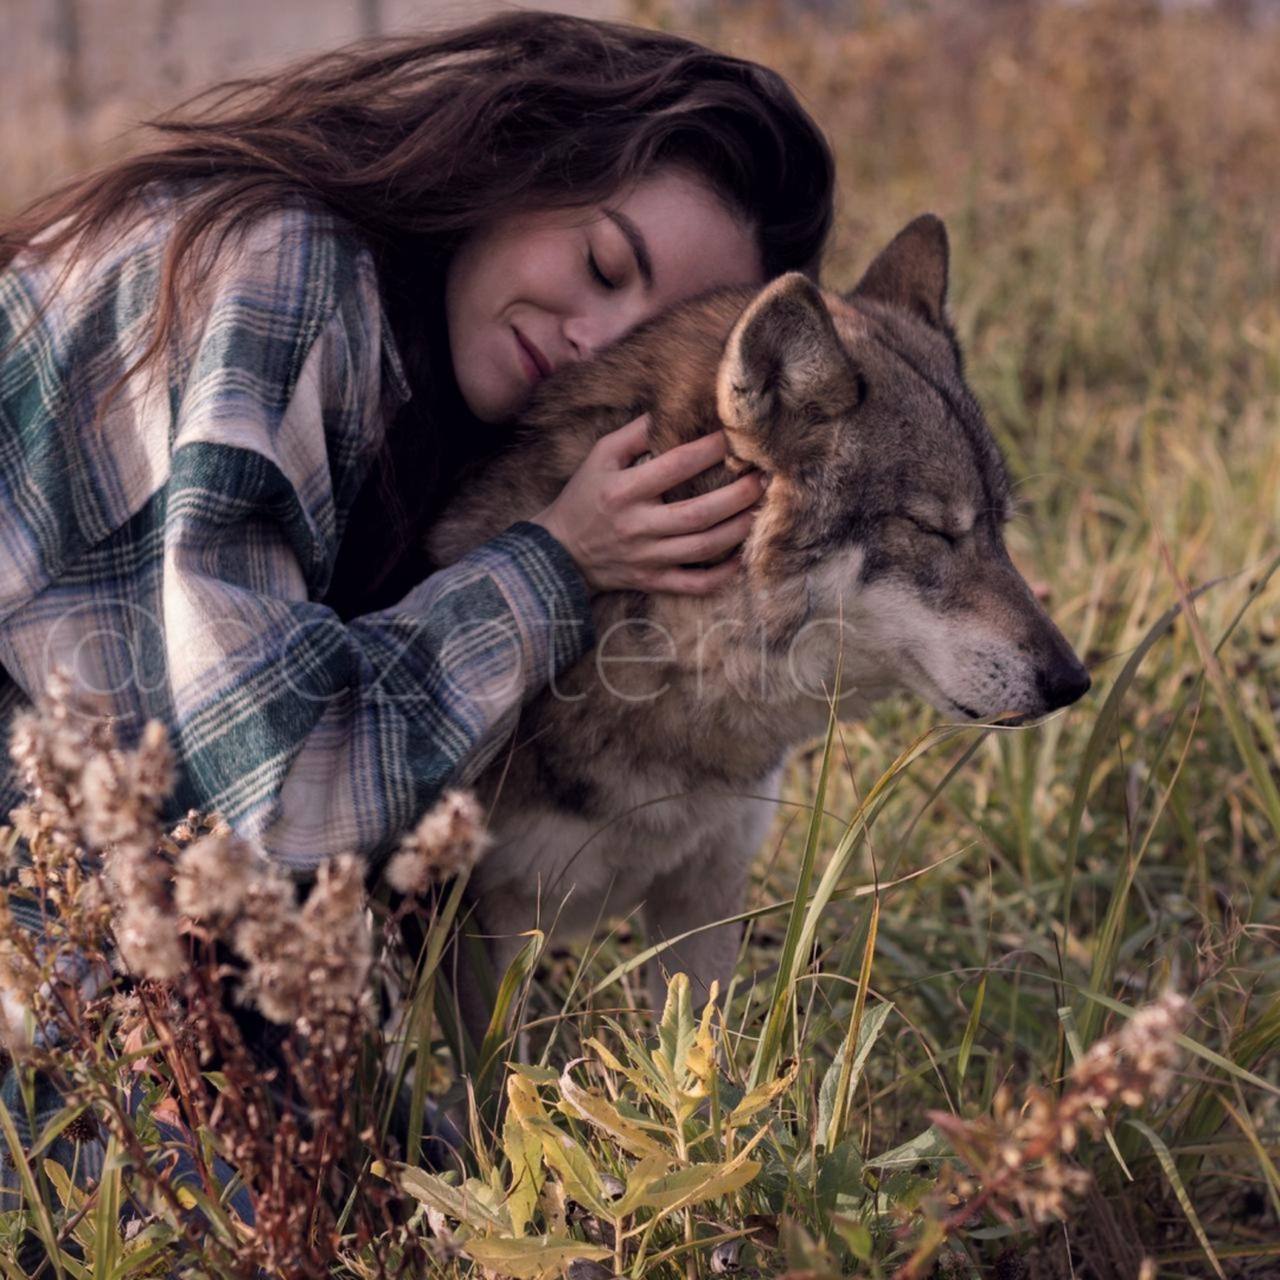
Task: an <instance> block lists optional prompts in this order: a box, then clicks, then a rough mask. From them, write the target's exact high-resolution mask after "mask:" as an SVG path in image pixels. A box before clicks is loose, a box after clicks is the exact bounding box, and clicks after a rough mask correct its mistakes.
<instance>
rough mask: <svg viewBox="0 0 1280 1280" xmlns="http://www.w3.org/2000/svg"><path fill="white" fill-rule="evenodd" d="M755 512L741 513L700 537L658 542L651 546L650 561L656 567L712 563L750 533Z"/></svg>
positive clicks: (705, 531)
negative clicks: (711, 561)
mask: <svg viewBox="0 0 1280 1280" xmlns="http://www.w3.org/2000/svg"><path fill="white" fill-rule="evenodd" d="M754 519H755V512H754V511H743V512H740V513H739V514H738V515H736V516H732V517H730V519H728V520H722V521H721V522H720V523H719V524H718V525H715V526H714V527H713V528H710V529H704V530H703V531H702V532H701V533H691V534H685V535H683V536H681V537H675V538H661V539H659V540H658V541H657V542H655V543H654V544H653V555H652V560H653V562H654V563H655V564H663V565H681V564H698V563H699V562H700V561H703V560H714V559H715V558H716V557H718V556H722V555H724V553H725V552H726V551H731V550H732V549H733V548H734V547H736V546H737V545H738V544H739V543H740V542H742V541H743V539H744V538H746V536H747V534H749V533H750V532H751V522H752V521H753V520H754Z"/></svg>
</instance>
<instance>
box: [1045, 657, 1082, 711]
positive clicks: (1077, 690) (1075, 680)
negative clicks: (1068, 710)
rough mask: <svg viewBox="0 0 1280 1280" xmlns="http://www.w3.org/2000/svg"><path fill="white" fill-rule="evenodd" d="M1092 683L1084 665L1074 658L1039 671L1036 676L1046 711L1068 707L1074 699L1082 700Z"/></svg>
mask: <svg viewBox="0 0 1280 1280" xmlns="http://www.w3.org/2000/svg"><path fill="white" fill-rule="evenodd" d="M1092 683H1093V681H1092V680H1090V679H1089V673H1088V672H1087V671H1086V670H1085V669H1084V665H1083V664H1082V663H1081V662H1080V661H1079V660H1078V659H1076V658H1075V657H1074V656H1073V657H1072V658H1071V660H1070V661H1069V662H1059V663H1056V664H1055V665H1054V666H1052V667H1050V668H1049V670H1048V671H1041V672H1039V673H1038V674H1037V676H1036V684H1037V686H1038V687H1039V690H1040V696H1041V697H1042V698H1043V699H1044V705H1045V710H1046V711H1057V709H1058V708H1059V707H1069V706H1070V705H1071V704H1072V703H1073V702H1075V701H1076V699H1078V698H1083V697H1084V695H1085V694H1086V693H1088V692H1089V686H1090V685H1091V684H1092Z"/></svg>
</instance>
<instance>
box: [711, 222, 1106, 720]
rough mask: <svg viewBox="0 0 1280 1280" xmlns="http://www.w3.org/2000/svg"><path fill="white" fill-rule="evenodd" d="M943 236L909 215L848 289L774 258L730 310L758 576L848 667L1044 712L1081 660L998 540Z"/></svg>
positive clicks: (950, 701)
mask: <svg viewBox="0 0 1280 1280" xmlns="http://www.w3.org/2000/svg"><path fill="white" fill-rule="evenodd" d="M947 254H948V250H947V236H946V230H945V228H944V226H943V224H942V223H941V222H940V221H939V220H938V219H937V218H935V217H933V216H931V215H925V216H923V217H920V218H917V219H916V220H915V221H914V222H912V223H911V224H910V225H908V226H907V227H906V228H905V229H904V230H903V231H902V232H900V233H899V235H898V236H897V237H896V238H895V239H894V241H893V242H892V243H891V244H890V245H889V246H888V248H886V249H885V250H884V251H883V252H882V253H881V254H880V255H879V257H877V258H876V259H875V261H874V262H873V263H872V264H871V267H870V268H869V269H868V271H867V273H866V275H865V276H863V278H862V280H861V282H860V283H859V284H858V286H857V287H856V288H855V289H854V290H853V292H852V293H850V294H849V295H847V296H846V297H843V298H842V297H838V296H836V295H833V294H830V293H826V292H823V291H820V290H819V289H818V288H817V287H816V286H815V285H813V284H812V283H811V282H810V281H809V280H807V279H806V278H805V277H804V276H802V275H798V274H791V275H786V276H782V277H781V278H779V279H778V280H776V281H774V282H773V283H772V284H770V285H769V286H768V287H766V288H765V289H764V290H763V291H762V292H761V293H760V294H759V296H758V297H757V298H756V299H755V300H754V301H753V302H752V303H751V305H750V306H749V307H748V308H747V309H746V311H745V312H744V313H743V314H742V316H741V318H740V319H739V320H738V322H737V324H736V326H735V327H734V329H733V332H732V334H731V336H730V338H729V341H728V343H727V345H726V347H725V352H724V356H723V359H722V361H721V365H720V370H719V375H718V385H717V401H718V409H719V414H720V418H721V420H722V421H723V423H724V426H725V430H726V433H727V435H728V438H729V441H730V447H731V451H732V455H733V458H734V459H735V460H736V461H737V464H738V465H739V466H746V465H750V466H755V467H759V468H760V469H761V470H762V471H763V472H765V473H766V474H767V475H768V476H769V477H770V484H769V489H768V492H767V494H766V497H765V500H764V505H763V508H762V510H761V512H760V515H759V517H758V518H757V520H756V525H755V529H754V530H753V532H752V534H751V536H750V538H749V539H748V542H747V545H746V548H745V551H744V558H745V561H746V567H747V572H748V574H749V575H750V577H751V579H752V581H753V589H755V590H759V591H762V592H769V591H771V590H774V589H777V588H780V587H781V584H784V583H786V582H797V581H800V582H804V583H805V584H806V587H807V599H806V601H805V605H804V610H803V615H802V618H801V619H798V620H800V621H812V620H815V619H827V620H830V619H834V618H837V617H838V618H840V619H841V621H842V622H843V624H844V625H845V627H847V629H848V634H849V636H850V637H851V638H854V639H856V643H851V644H849V645H846V646H845V648H846V650H847V652H846V655H845V667H844V669H845V672H846V673H847V675H848V676H849V677H850V678H851V679H852V680H853V681H854V682H855V683H863V684H865V685H866V686H868V688H870V689H880V690H887V689H889V688H892V687H903V688H906V689H909V690H911V691H913V692H915V693H917V694H919V695H920V696H922V697H924V698H925V699H926V700H928V701H929V702H931V703H932V704H933V705H934V706H935V707H937V708H938V709H939V710H940V711H942V712H944V713H945V714H947V715H951V716H960V717H965V718H972V719H977V718H983V719H985V718H989V717H996V716H1002V715H1009V716H1014V717H1019V718H1025V717H1028V716H1039V715H1044V714H1045V713H1047V712H1049V711H1053V710H1055V709H1056V708H1058V707H1064V706H1067V705H1068V704H1069V703H1072V702H1074V701H1075V700H1076V699H1077V698H1079V697H1080V696H1081V695H1082V694H1083V693H1084V692H1085V691H1086V690H1087V689H1088V687H1089V676H1088V674H1087V673H1086V671H1085V669H1084V667H1083V666H1082V665H1081V663H1080V660H1079V659H1078V658H1077V657H1076V655H1075V653H1074V652H1073V650H1072V648H1071V646H1070V645H1069V644H1068V643H1067V641H1066V640H1065V639H1064V637H1063V635H1062V633H1061V632H1060V631H1059V630H1058V628H1057V627H1056V626H1054V624H1053V622H1052V621H1051V620H1050V618H1049V616H1048V615H1047V614H1046V613H1045V611H1044V610H1043V609H1042V608H1041V607H1040V605H1039V604H1038V603H1037V601H1036V599H1035V597H1034V595H1033V594H1032V592H1031V590H1030V589H1029V588H1028V586H1027V583H1026V581H1025V580H1024V579H1023V577H1022V575H1021V574H1020V573H1019V572H1018V570H1017V569H1016V568H1015V567H1014V566H1013V563H1012V562H1011V561H1010V559H1009V555H1008V553H1007V551H1006V550H1005V544H1004V537H1003V529H1004V525H1005V522H1006V521H1007V520H1008V518H1009V482H1008V477H1007V475H1006V473H1005V467H1004V463H1003V460H1002V458H1001V456H1000V451H999V449H998V448H997V446H996V444H995V442H994V441H993V439H992V437H991V433H990V431H989V429H988V427H987V425H986V422H985V421H984V420H983V415H982V410H981V409H980V408H979V406H978V403H977V401H976V400H975V399H974V397H973V395H972V394H971V393H970V391H969V389H968V387H967V386H966V385H965V380H964V371H963V367H962V363H961V357H960V350H959V347H958V346H957V344H956V340H955V337H954V334H953V333H952V331H951V329H950V327H949V325H948V322H947V319H946V315H945V302H946V292H947Z"/></svg>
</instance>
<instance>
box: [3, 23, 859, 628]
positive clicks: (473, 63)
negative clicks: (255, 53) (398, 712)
mask: <svg viewBox="0 0 1280 1280" xmlns="http://www.w3.org/2000/svg"><path fill="white" fill-rule="evenodd" d="M150 127H151V128H153V129H155V130H158V131H159V133H160V134H161V135H162V140H161V144H160V145H158V146H155V147H153V148H151V149H149V150H144V151H142V152H141V153H139V154H136V155H133V156H132V157H130V158H128V159H125V160H122V161H119V162H117V163H115V164H112V165H110V166H108V167H106V168H104V169H101V170H99V171H97V172H94V173H90V174H88V175H86V176H84V177H81V178H78V179H76V180H74V181H72V182H70V183H68V184H66V185H65V186H63V187H61V188H59V189H57V190H55V191H53V192H52V193H50V194H49V195H47V196H45V197H43V198H42V199H40V200H37V201H36V202H35V203H34V204H33V205H31V206H29V207H28V208H27V209H25V210H24V211H22V212H21V213H19V214H18V215H17V216H16V217H13V218H11V219H10V220H8V221H7V222H3V223H0V269H3V268H4V267H6V266H8V265H9V263H10V262H12V260H13V259H14V257H15V256H16V255H17V254H18V253H19V252H20V251H23V250H26V251H28V252H30V253H34V254H38V255H40V256H41V257H49V256H51V255H53V254H55V253H57V252H59V251H60V250H63V249H69V250H70V257H71V259H72V260H73V259H74V256H75V254H76V253H77V252H78V251H79V250H80V248H82V247H83V246H87V245H91V244H93V243H95V242H96V239H97V237H98V235H99V234H101V233H104V232H114V231H115V229H116V228H117V227H119V228H120V229H121V230H123V228H124V227H125V226H127V225H128V221H129V219H130V218H131V217H132V216H135V215H136V216H141V214H142V212H143V211H142V208H141V202H140V201H139V200H138V196H139V194H140V193H141V192H142V191H143V190H145V189H147V188H152V187H154V186H156V185H179V184H180V185H182V186H184V187H188V186H189V187H190V188H191V190H192V192H193V195H192V197H191V198H190V199H188V200H187V201H186V202H185V203H184V205H183V213H182V216H181V218H180V220H179V221H178V223H177V225H176V227H175V229H174V232H173V234H172V236H171V238H170V240H169V242H168V245H167V248H166V253H165V258H164V263H163V269H162V275H161V281H160V286H159V294H158V298H157V303H156V310H155V317H154V324H153V327H152V336H151V340H150V342H149V345H148V346H147V347H146V349H145V350H144V351H143V352H142V354H141V355H140V356H139V358H138V360H137V362H136V364H135V366H134V368H137V367H140V366H142V365H144V364H146V363H147V362H149V361H152V360H154V359H156V358H157V357H158V356H159V355H160V353H161V352H163V351H165V350H166V344H167V342H168V339H169V337H170V336H171V333H172V331H173V328H174V324H175V318H176V309H177V300H178V298H179V297H180V296H181V293H182V286H183V280H184V270H190V269H191V264H193V263H194V262H196V261H197V260H202V261H203V260H207V257H206V251H212V252H216V251H217V248H218V247H219V245H220V244H221V243H222V241H223V240H224V239H225V238H226V237H227V236H229V235H231V234H233V233H234V232H235V231H237V230H238V229H240V228H243V227H244V226H245V225H246V224H248V223H249V222H251V221H252V220H253V219H255V218H257V217H259V216H261V215H262V214H263V213H266V212H269V211H273V210H277V209H280V208H283V207H287V206H296V205H298V204H299V203H309V204H312V205H317V206H320V207H323V208H326V209H328V210H330V211H332V212H334V213H336V214H338V215H340V216H341V217H342V218H343V219H345V220H346V221H347V222H348V223H349V224H350V225H351V226H352V227H353V228H354V229H355V230H356V231H357V232H358V233H360V234H361V235H362V236H363V238H364V240H365V241H366V242H367V243H368V245H369V246H370V248H371V250H372V252H373V254H374V259H375V261H376V263H377V267H378V275H379V281H380V287H381V292H382V297H383V303H384V306H385V308H386V312H387V317H388V320H389V322H390V325H391V330H392V332H393V334H394V335H395V337H396V341H397V345H398V347H399V349H400V351H401V354H402V356H403V357H404V360H405V364H406V368H407V372H408V375H409V380H410V384H411V385H412V386H413V388H414V395H413V398H412V399H411V400H410V401H409V403H408V404H407V405H406V406H405V408H404V410H402V412H401V415H400V417H398V418H397V421H396V422H395V423H394V424H393V426H392V429H391V430H390V431H389V432H388V435H387V446H386V448H385V449H384V452H383V456H382V457H381V458H380V459H379V461H378V463H377V464H376V466H375V468H374V474H373V476H372V477H371V483H366V485H365V486H364V490H363V491H362V493H361V497H360V500H359V501H358V503H357V508H356V510H355V511H353V512H352V515H351V519H350V523H349V528H348V533H347V535H346V536H345V537H344V541H343V551H342V555H340V557H339V565H338V567H337V571H336V572H335V578H336V581H335V589H334V591H331V593H330V597H327V598H331V599H332V601H333V603H334V604H335V607H338V608H339V609H340V611H341V612H343V613H344V614H351V613H353V612H355V611H357V610H358V609H359V608H360V607H362V606H367V605H368V604H370V603H371V602H372V601H373V600H374V597H375V594H376V592H375V589H377V588H381V589H382V594H383V595H384V596H385V595H386V586H387V580H386V574H387V573H388V572H390V570H391V569H392V568H394V567H395V565H396V563H397V562H399V561H401V560H402V559H403V555H402V553H403V552H404V551H405V550H406V548H408V547H410V546H411V545H413V544H415V542H416V541H418V540H419V539H418V537H417V535H418V534H419V532H420V528H421V525H422V523H423V521H424V520H425V519H426V518H427V517H428V516H429V515H430V514H431V512H432V508H433V507H434V506H436V505H438V499H439V498H440V496H441V493H440V489H441V486H442V485H443V484H445V483H447V482H448V480H449V479H450V478H451V477H452V476H454V475H456V473H457V471H458V469H459V468H460V467H461V466H462V465H463V464H464V463H465V462H466V461H467V459H468V458H469V457H473V456H475V455H476V454H477V452H482V451H483V450H484V449H486V448H491V447H492V446H493V444H494V439H493V435H492V433H487V432H485V431H483V430H482V429H477V428H478V424H476V423H474V421H473V420H469V421H468V422H466V424H465V426H463V425H462V424H460V429H457V430H451V429H445V430H440V429H438V428H436V429H433V427H432V421H433V419H434V421H435V422H436V423H438V422H440V421H442V420H444V421H448V419H447V418H445V419H442V418H441V417H439V416H438V415H439V412H440V408H441V404H442V401H447V402H448V403H447V409H448V411H449V412H450V413H464V412H465V410H464V409H463V408H462V406H461V402H460V400H459V399H458V397H457V396H456V387H455V386H454V384H453V380H452V370H451V366H450V362H449V360H448V352H447V343H446V342H445V340H444V339H445V334H444V316H443V304H442V286H443V274H444V268H445V265H446V263H447V262H448V260H449V256H450V255H451V253H452V252H453V250H454V248H455V247H456V246H457V245H458V243H459V242H460V241H461V240H462V239H463V238H464V237H466V236H467V235H468V234H469V233H471V232H472V231H474V230H476V229H477V228H478V227H481V226H484V225H485V224H486V223H489V222H491V221H492V220H493V219H494V218H497V217H500V216H502V215H504V214H507V213H510V212H511V211H513V210H519V209H532V208H550V207H566V206H570V207H571V206H579V205H589V204H594V203H597V202H600V201H603V200H605V199H606V198H608V197H610V196H611V195H613V194H615V193H616V192H617V191H618V190H619V189H620V188H623V187H625V186H626V185H627V184H628V183H629V182H632V181H634V180H636V179H638V178H641V177H643V176H645V175H646V174H648V173H650V172H651V171H653V170H654V169H655V168H657V167H658V166H661V165H667V164H679V165H682V166H686V167H689V168H691V169H693V170H695V171H696V172H697V173H698V174H699V176H700V177H701V178H702V179H703V180H704V181H705V182H707V183H708V184H709V185H710V186H711V187H712V189H713V190H715V191H716V192H717V193H718V194H719V195H720V197H721V198H722V199H723V200H724V201H725V203H726V204H727V205H728V207H729V208H730V209H732V210H733V211H734V212H735V213H737V214H738V215H739V216H741V217H742V218H743V219H744V221H746V222H747V224H748V225H749V226H751V227H753V228H754V230H755V233H756V236H757V238H758V243H759V247H760V252H761V258H762V261H763V263H764V267H765V270H766V272H767V273H768V274H769V275H773V274H776V273H778V272H781V271H786V270H804V271H808V272H810V273H816V271H817V268H818V265H819V260H820V258H821V255H822V250H823V247H824V244H825V242H826V238H827V234H828V231H829V229H830V226H831V221H832V203H833V186H834V170H833V162H832V157H831V151H830V148H829V147H828V145H827V142H826V140H825V138H824V137H823V136H822V133H821V131H820V130H819V128H818V127H817V125H816V124H815V123H814V121H813V120H812V119H811V118H810V116H809V115H808V113H807V112H806V111H805V110H804V108H803V107H802V106H801V105H800V103H799V102H798V101H797V99H796V97H795V95H794V93H793V92H792V91H791V89H790V88H789V87H788V85H787V84H786V82H785V81H784V80H783V79H782V77H781V76H779V75H778V74H776V73H775V72H773V71H770V70H769V69H767V68H765V67H762V66H759V65H757V64H755V63H751V62H746V61H743V60H741V59H738V58H733V57H729V56H727V55H725V54H722V53H717V52H715V51H713V50H711V49H708V48H705V47H704V46H702V45H699V44H697V43H695V42H693V41H690V40H686V39H683V38H681V37H678V36H674V35H670V34H667V33H664V32H658V31H650V30H644V29H641V28H636V27H630V26H625V25H621V24H616V23H606V22H599V21H593V20H589V19H583V18H571V17H568V16H565V15H559V14H545V13H508V14H503V15H500V16H497V17H493V18H489V19H487V20H485V21H482V22H478V23H475V24H473V25H470V26H467V27H462V28H458V29H455V30H451V31H447V32H444V33H441V34H436V35H431V36H428V37H425V38H424V37H421V36H414V37H400V38H387V39H380V40H375V41H368V42H363V43H361V44H358V45H353V46H350V47H348V48H345V49H341V50H339V51H337V52H334V53H328V54H324V55H322V56H320V57H315V58H312V59H310V60H308V61H305V62H302V63H299V64H297V65H296V66H294V67H292V68H290V69H288V70H286V71H285V72H283V73H278V74H274V75H270V76H264V77H261V78H257V79H246V80H235V81H231V82H229V83H226V84H223V85H220V86H218V87H216V88H214V89H211V90H208V91H207V92H205V93H203V94H200V95H199V96H198V97H196V98H194V99H192V100H191V101H190V102H188V103H187V104H185V105H184V106H183V107H182V108H180V109H179V110H178V111H177V112H175V113H173V114H170V115H168V116H164V117H161V118H160V119H158V120H155V121H152V122H150ZM37 237H40V238H39V240H38V242H35V241H36V238H37ZM33 242H35V243H33ZM132 371H133V370H132V369H131V370H130V372H132ZM127 376H128V374H126V375H125V377H127ZM123 381H124V379H123V378H122V379H121V384H122V383H123ZM344 566H346V567H349V568H350V569H351V570H353V571H354V575H353V574H349V573H347V572H346V571H345V568H344ZM419 567H420V566H411V572H416V571H417V570H418V568H419ZM396 577H398V578H401V579H403V574H398V575H396ZM347 579H350V584H348V583H347V582H346V581H345V580H347ZM375 579H377V581H375ZM357 582H358V583H359V584H360V589H355V587H354V584H355V583H357ZM405 585H406V587H407V585H412V583H411V582H408V583H406V584H405ZM398 587H399V584H396V589H397V590H398ZM387 602H388V603H389V602H390V601H387Z"/></svg>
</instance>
